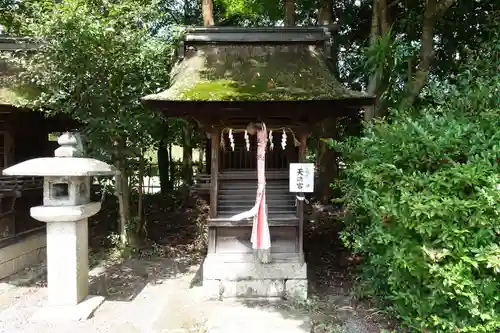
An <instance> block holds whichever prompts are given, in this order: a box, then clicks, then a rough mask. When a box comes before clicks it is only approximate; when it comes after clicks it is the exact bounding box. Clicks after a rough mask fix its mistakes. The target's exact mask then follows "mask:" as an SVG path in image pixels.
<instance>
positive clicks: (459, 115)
mask: <svg viewBox="0 0 500 333" xmlns="http://www.w3.org/2000/svg"><path fill="white" fill-rule="evenodd" d="M498 45H500V43H498ZM498 45H496V46H495V47H496V48H497V49H496V50H495V49H493V50H492V55H493V56H495V58H493V60H494V59H497V60H496V62H491V61H490V62H489V61H488V60H487V55H485V54H483V58H484V59H480V60H478V61H474V63H473V65H471V66H469V67H467V68H465V69H464V71H463V74H461V75H459V76H458V77H456V78H455V82H454V85H451V84H448V85H447V86H446V87H443V86H441V87H439V89H436V90H434V91H431V93H432V94H433V96H435V100H436V101H437V103H436V104H435V105H433V106H427V107H425V108H423V109H422V110H420V112H419V113H418V115H415V114H411V115H410V114H406V113H399V114H394V115H393V116H392V117H391V118H390V120H385V121H375V122H373V123H372V124H370V125H368V126H367V128H366V130H365V132H364V135H363V136H362V137H360V138H354V139H351V140H349V141H348V142H345V143H343V144H338V146H337V148H339V149H340V150H341V151H342V153H343V156H344V159H345V163H346V165H347V169H346V171H345V172H344V177H343V179H342V180H341V181H340V182H339V184H340V186H341V187H342V189H343V191H344V193H345V203H346V208H347V209H346V212H347V216H346V218H345V224H346V226H345V229H344V231H343V234H342V238H343V240H344V242H345V244H346V245H347V246H349V247H350V248H351V249H353V250H354V251H356V252H358V253H361V254H362V255H363V256H364V258H365V260H364V263H363V265H362V274H361V280H360V282H361V283H360V284H359V290H360V291H361V292H362V294H364V295H368V296H377V297H379V298H380V299H381V300H383V301H384V303H383V304H385V305H386V306H387V307H388V308H389V309H391V310H393V311H394V313H395V314H396V315H397V316H398V317H399V318H400V319H401V320H402V322H403V323H405V324H406V325H407V326H408V327H409V328H410V331H411V332H446V333H447V332H454V333H455V332H478V333H479V332H481V333H494V332H498V331H499V329H500V246H499V244H500V185H499V184H500V177H499V172H500V109H499V105H500V103H499V102H500V74H499V73H500V64H498V65H497V66H496V67H495V63H498V59H500V58H496V56H498V49H499V48H500V47H499V46H498ZM484 53H486V52H484ZM490 60H492V59H491V58H490ZM483 62H484V63H485V65H486V66H483V67H482V64H483Z"/></svg>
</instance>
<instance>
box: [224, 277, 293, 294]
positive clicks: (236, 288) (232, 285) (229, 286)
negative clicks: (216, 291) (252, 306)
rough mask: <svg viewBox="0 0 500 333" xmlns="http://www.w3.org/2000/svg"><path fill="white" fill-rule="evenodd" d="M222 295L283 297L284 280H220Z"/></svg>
mask: <svg viewBox="0 0 500 333" xmlns="http://www.w3.org/2000/svg"><path fill="white" fill-rule="evenodd" d="M221 289H222V297H223V298H226V297H283V295H284V291H285V282H284V280H240V281H221Z"/></svg>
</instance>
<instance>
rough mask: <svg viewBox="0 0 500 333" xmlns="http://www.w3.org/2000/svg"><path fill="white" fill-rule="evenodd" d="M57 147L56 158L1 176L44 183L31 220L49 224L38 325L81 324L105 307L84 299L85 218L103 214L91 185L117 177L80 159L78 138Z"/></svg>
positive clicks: (30, 163)
mask: <svg viewBox="0 0 500 333" xmlns="http://www.w3.org/2000/svg"><path fill="white" fill-rule="evenodd" d="M57 142H58V144H59V145H60V147H59V148H57V149H56V150H55V157H43V158H35V159H32V160H28V161H25V162H22V163H19V164H16V165H14V166H11V167H9V168H7V169H5V170H3V174H4V175H8V176H41V177H44V183H43V206H37V207H32V208H31V216H32V217H33V218H34V219H36V220H38V221H42V222H45V223H47V282H48V306H46V307H44V308H42V309H41V310H40V311H39V312H38V313H36V314H35V317H36V319H58V320H85V319H88V318H89V317H90V316H91V315H92V313H93V312H94V311H95V309H97V307H99V306H100V305H101V304H102V302H103V301H104V298H103V297H98V296H89V295H88V287H89V277H88V273H89V263H88V218H89V217H90V216H93V215H95V214H96V213H97V212H99V210H100V209H101V203H100V202H90V186H91V181H90V180H91V177H92V176H113V175H116V174H118V172H117V170H116V169H115V168H114V167H113V166H111V165H108V164H106V163H104V162H101V161H98V160H95V159H91V158H83V157H82V155H83V151H82V144H81V140H80V136H79V135H78V134H72V133H68V132H67V133H64V134H63V135H61V136H60V137H59V138H58V140H57Z"/></svg>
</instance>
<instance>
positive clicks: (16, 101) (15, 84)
mask: <svg viewBox="0 0 500 333" xmlns="http://www.w3.org/2000/svg"><path fill="white" fill-rule="evenodd" d="M11 56H12V54H10V53H9V52H5V51H4V52H1V53H0V105H13V106H23V105H26V103H27V102H28V90H27V89H26V88H24V87H23V86H22V85H21V84H20V83H19V80H18V78H19V74H20V73H22V69H20V68H18V67H17V66H16V65H15V64H14V62H13V61H12V59H11V58H10V57H11Z"/></svg>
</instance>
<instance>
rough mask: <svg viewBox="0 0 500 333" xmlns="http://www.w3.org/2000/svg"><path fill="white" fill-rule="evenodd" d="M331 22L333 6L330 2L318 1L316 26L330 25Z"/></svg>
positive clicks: (329, 0)
mask: <svg viewBox="0 0 500 333" xmlns="http://www.w3.org/2000/svg"><path fill="white" fill-rule="evenodd" d="M332 22H333V6H332V2H331V0H320V1H319V9H318V25H330V24H332Z"/></svg>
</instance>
